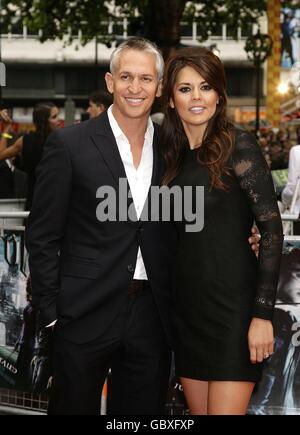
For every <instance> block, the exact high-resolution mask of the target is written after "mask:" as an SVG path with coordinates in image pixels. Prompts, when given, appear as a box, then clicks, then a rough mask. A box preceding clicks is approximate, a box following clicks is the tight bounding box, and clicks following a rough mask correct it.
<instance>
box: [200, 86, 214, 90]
mask: <svg viewBox="0 0 300 435" xmlns="http://www.w3.org/2000/svg"><path fill="white" fill-rule="evenodd" d="M211 89H212V87H211V86H210V85H203V86H202V87H201V91H210V90H211Z"/></svg>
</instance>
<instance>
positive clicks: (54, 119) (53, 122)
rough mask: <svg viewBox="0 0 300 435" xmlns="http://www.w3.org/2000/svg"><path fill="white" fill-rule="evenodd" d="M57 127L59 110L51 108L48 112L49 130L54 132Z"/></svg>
mask: <svg viewBox="0 0 300 435" xmlns="http://www.w3.org/2000/svg"><path fill="white" fill-rule="evenodd" d="M59 125H60V119H59V110H58V108H57V107H52V108H51V111H50V117H49V126H50V129H51V130H55V129H56V128H59Z"/></svg>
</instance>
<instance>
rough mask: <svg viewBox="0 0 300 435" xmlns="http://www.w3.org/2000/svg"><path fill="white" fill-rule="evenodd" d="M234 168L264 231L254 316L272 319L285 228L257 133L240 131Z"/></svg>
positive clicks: (257, 223)
mask: <svg viewBox="0 0 300 435" xmlns="http://www.w3.org/2000/svg"><path fill="white" fill-rule="evenodd" d="M232 163H233V169H234V172H235V175H236V177H237V178H238V181H239V183H240V186H241V188H242V189H243V190H244V191H245V193H246V195H247V197H248V199H249V201H250V204H251V209H252V212H253V215H254V217H255V221H256V225H257V227H258V229H259V231H260V234H261V243H260V252H259V257H258V281H257V291H256V297H255V301H254V311H253V317H259V318H262V319H267V320H271V319H272V317H273V309H274V304H275V299H276V290H277V284H278V277H279V269H280V261H281V252H282V242H283V230H282V223H281V217H280V212H279V210H278V206H277V199H276V195H275V192H274V185H273V180H272V176H271V173H270V170H269V168H268V166H267V164H266V161H265V159H264V157H263V155H262V152H261V150H260V148H259V145H258V144H257V142H256V140H255V138H254V136H252V135H250V134H249V133H247V132H237V134H236V143H235V150H234V153H233V162H232Z"/></svg>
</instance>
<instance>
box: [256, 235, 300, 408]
mask: <svg viewBox="0 0 300 435" xmlns="http://www.w3.org/2000/svg"><path fill="white" fill-rule="evenodd" d="M274 335H275V352H274V354H273V355H272V357H271V358H269V360H268V361H267V362H266V363H265V369H264V373H263V378H262V380H261V382H260V383H259V384H258V385H257V386H256V389H255V392H254V394H253V396H252V400H251V403H250V407H249V413H250V414H256V415H299V414H300V242H285V244H284V255H283V259H282V265H281V271H280V279H279V284H278V292H277V300H276V306H275V313H274Z"/></svg>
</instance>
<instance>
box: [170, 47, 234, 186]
mask: <svg viewBox="0 0 300 435" xmlns="http://www.w3.org/2000/svg"><path fill="white" fill-rule="evenodd" d="M186 66H190V67H192V68H193V69H194V70H195V71H197V72H198V73H199V74H200V75H201V76H202V77H203V78H204V80H206V81H207V83H208V84H209V85H210V86H211V87H212V88H213V89H214V90H215V91H216V92H217V93H218V95H219V104H218V105H217V109H216V112H215V114H214V116H213V117H212V119H211V120H210V121H209V123H208V126H207V128H206V131H205V134H204V137H203V142H202V145H201V147H200V148H199V150H198V154H197V158H198V161H199V164H202V165H205V166H207V168H208V170H209V175H210V180H211V187H216V188H220V189H222V190H226V185H225V183H224V182H223V181H222V175H223V174H227V175H229V174H230V170H229V168H227V167H226V164H227V162H228V159H229V157H230V155H231V152H232V150H233V146H234V133H233V126H232V124H231V123H230V122H229V121H228V119H227V116H226V108H227V95H226V79H225V71H224V67H223V65H222V63H221V61H220V59H219V58H218V57H217V56H216V55H214V54H213V53H212V52H211V51H210V50H208V49H207V48H204V47H201V48H192V49H184V50H181V51H179V52H178V53H177V54H176V55H175V56H173V57H172V58H170V60H169V61H168V62H167V65H166V69H165V75H164V84H163V111H164V113H165V120H164V123H163V126H162V136H161V146H162V152H163V155H164V158H165V161H166V173H165V176H164V178H163V184H169V183H170V182H171V181H172V180H173V179H174V178H175V177H176V175H177V174H178V173H179V171H180V167H181V162H182V159H183V156H184V153H185V150H186V149H187V148H188V147H189V143H188V139H187V136H186V134H185V131H184V128H183V125H182V122H181V120H180V118H179V115H178V113H177V110H176V108H175V109H172V108H171V106H170V101H171V99H173V101H174V88H175V83H176V80H177V77H178V74H179V72H180V71H181V70H182V69H183V68H185V67H186Z"/></svg>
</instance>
